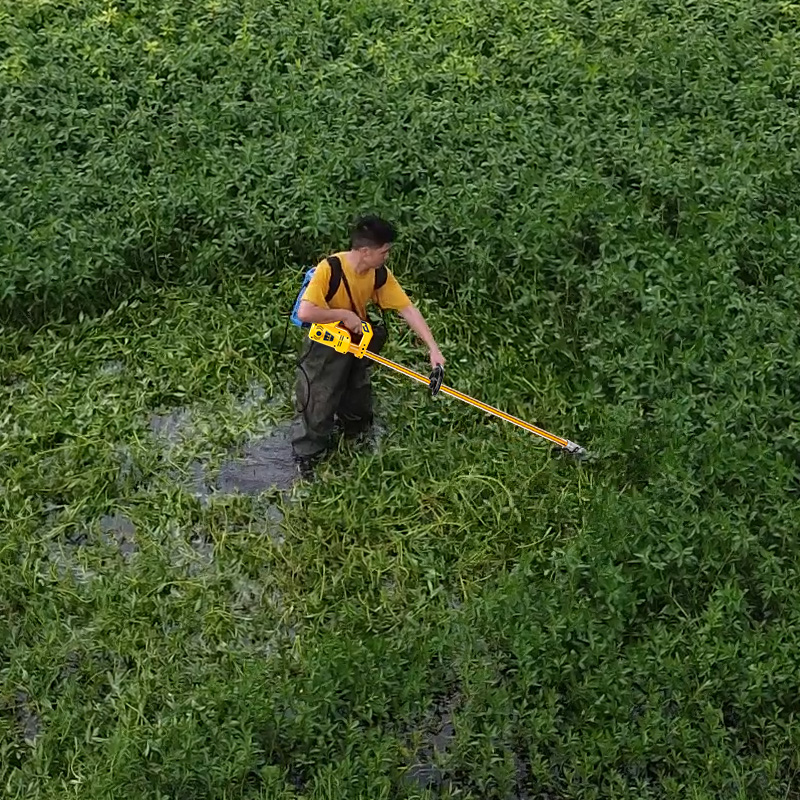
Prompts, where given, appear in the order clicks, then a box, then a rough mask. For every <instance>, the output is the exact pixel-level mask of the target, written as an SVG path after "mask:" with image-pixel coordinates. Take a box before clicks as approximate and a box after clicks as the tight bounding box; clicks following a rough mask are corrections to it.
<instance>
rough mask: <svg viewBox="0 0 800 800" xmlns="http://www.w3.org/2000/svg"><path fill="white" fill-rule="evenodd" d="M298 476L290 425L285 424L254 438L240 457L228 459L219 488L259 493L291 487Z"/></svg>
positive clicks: (248, 493)
mask: <svg viewBox="0 0 800 800" xmlns="http://www.w3.org/2000/svg"><path fill="white" fill-rule="evenodd" d="M297 479H298V472H297V467H296V465H295V463H294V458H293V455H292V444H291V441H290V439H289V425H287V424H284V425H283V426H279V427H277V428H275V429H274V430H273V431H272V433H271V434H270V435H268V436H265V437H264V438H262V439H256V440H254V441H252V442H251V443H250V444H249V445H248V446H247V447H246V449H245V451H244V453H243V454H242V455H241V457H239V458H234V459H231V460H229V461H226V462H225V463H224V464H223V465H222V468H221V469H220V473H219V478H218V480H217V485H216V488H217V490H218V491H220V492H222V493H224V494H231V493H234V492H238V493H241V494H246V495H258V494H261V493H262V492H264V491H268V490H270V489H280V490H286V489H291V487H292V486H293V485H294V483H295V481H297Z"/></svg>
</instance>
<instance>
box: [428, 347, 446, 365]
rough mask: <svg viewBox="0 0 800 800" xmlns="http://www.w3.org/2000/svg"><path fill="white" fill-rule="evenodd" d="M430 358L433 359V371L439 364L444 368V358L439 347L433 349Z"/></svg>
mask: <svg viewBox="0 0 800 800" xmlns="http://www.w3.org/2000/svg"><path fill="white" fill-rule="evenodd" d="M430 357H431V369H436V365H437V364H441V365H442V366H444V356H443V355H442V354H441V352H440V350H439V348H438V347H431V350H430Z"/></svg>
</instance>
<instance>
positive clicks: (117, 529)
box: [100, 514, 139, 561]
mask: <svg viewBox="0 0 800 800" xmlns="http://www.w3.org/2000/svg"><path fill="white" fill-rule="evenodd" d="M100 530H101V531H102V532H103V539H104V540H105V541H107V542H108V541H110V540H112V539H113V540H114V542H116V545H117V547H118V548H119V552H120V553H121V555H122V557H123V558H124V559H125V560H126V561H127V560H128V559H129V558H130V557H131V556H132V555H133V554H134V553H135V552H137V551H138V549H139V545H137V544H136V527H135V526H134V524H133V523H132V522H131V521H130V520H129V519H128V518H127V517H126V516H124V515H123V514H114V515H113V516H104V517H102V518H101V519H100Z"/></svg>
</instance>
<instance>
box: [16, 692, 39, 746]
mask: <svg viewBox="0 0 800 800" xmlns="http://www.w3.org/2000/svg"><path fill="white" fill-rule="evenodd" d="M14 710H15V716H16V718H17V725H18V726H19V729H20V732H21V734H22V738H23V739H24V740H25V743H26V744H30V745H33V744H35V743H36V738H37V737H38V736H39V734H40V733H41V730H42V721H41V719H39V716H38V714H37V713H36V712H35V711H34V710H33V709H32V708H31V704H30V698H29V697H28V695H27V694H25V692H17V694H16V696H15V697H14Z"/></svg>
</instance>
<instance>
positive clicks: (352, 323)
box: [342, 311, 361, 333]
mask: <svg viewBox="0 0 800 800" xmlns="http://www.w3.org/2000/svg"><path fill="white" fill-rule="evenodd" d="M342 324H343V325H344V326H345V328H347V330H349V331H350V333H361V317H359V316H358V314H356V312H355V311H348V312H347V316H346V317H345V318H344V319H343V320H342Z"/></svg>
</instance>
